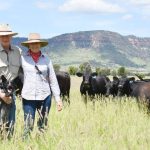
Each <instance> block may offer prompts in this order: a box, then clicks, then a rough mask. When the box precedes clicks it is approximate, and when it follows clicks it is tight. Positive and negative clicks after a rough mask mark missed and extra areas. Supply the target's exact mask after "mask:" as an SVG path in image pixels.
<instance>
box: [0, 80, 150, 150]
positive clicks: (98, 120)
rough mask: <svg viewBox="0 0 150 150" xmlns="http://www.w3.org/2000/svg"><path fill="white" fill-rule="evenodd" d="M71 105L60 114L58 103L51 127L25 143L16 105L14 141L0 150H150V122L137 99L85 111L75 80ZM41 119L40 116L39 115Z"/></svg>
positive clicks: (3, 143) (105, 101)
mask: <svg viewBox="0 0 150 150" xmlns="http://www.w3.org/2000/svg"><path fill="white" fill-rule="evenodd" d="M73 82H74V83H73V86H74V88H73V87H72V91H71V105H70V107H68V106H65V107H64V109H63V111H62V112H57V110H56V106H55V102H53V105H52V107H51V111H50V115H49V127H48V129H47V130H46V132H45V133H44V134H40V133H39V132H38V130H37V126H36V122H35V128H34V131H33V133H32V135H31V138H29V139H28V140H26V141H22V134H23V125H24V123H23V112H22V106H21V101H19V100H18V101H17V122H16V126H15V133H14V137H13V138H12V139H11V140H10V141H7V140H5V141H0V150H126V149H131V150H148V149H149V148H150V118H149V116H148V115H147V113H146V110H144V109H139V107H138V105H137V103H136V101H135V99H133V98H126V97H124V98H122V99H117V98H115V99H113V98H112V97H109V98H104V97H103V98H101V99H100V100H98V101H96V103H95V109H93V103H92V102H90V101H89V102H88V104H87V107H85V105H84V103H83V101H82V99H81V96H80V93H79V90H78V85H77V86H75V85H76V83H77V82H76V80H74V79H73ZM37 117H38V114H37Z"/></svg>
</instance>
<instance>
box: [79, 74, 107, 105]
mask: <svg viewBox="0 0 150 150" xmlns="http://www.w3.org/2000/svg"><path fill="white" fill-rule="evenodd" d="M76 75H77V76H78V77H83V80H82V83H81V85H80V93H81V95H82V96H85V103H87V96H89V97H90V98H91V99H92V98H94V96H95V95H98V96H99V95H105V94H106V83H107V82H108V81H109V78H107V77H106V76H97V73H96V72H93V73H91V72H89V71H85V72H84V73H81V72H78V73H77V74H76Z"/></svg>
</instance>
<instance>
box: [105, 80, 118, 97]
mask: <svg viewBox="0 0 150 150" xmlns="http://www.w3.org/2000/svg"><path fill="white" fill-rule="evenodd" d="M118 85H119V78H118V77H113V81H108V82H107V84H106V89H107V91H106V96H109V95H113V96H114V97H115V96H117V93H118Z"/></svg>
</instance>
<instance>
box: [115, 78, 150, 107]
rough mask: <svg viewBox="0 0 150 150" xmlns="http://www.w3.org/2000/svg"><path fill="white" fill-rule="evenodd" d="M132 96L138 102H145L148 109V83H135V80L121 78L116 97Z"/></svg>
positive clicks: (149, 93) (149, 97)
mask: <svg viewBox="0 0 150 150" xmlns="http://www.w3.org/2000/svg"><path fill="white" fill-rule="evenodd" d="M124 95H127V96H133V97H136V98H137V100H138V101H141V102H144V103H145V102H146V105H147V106H148V108H149V109H150V82H145V81H135V78H134V77H132V78H122V79H120V82H119V86H118V96H124Z"/></svg>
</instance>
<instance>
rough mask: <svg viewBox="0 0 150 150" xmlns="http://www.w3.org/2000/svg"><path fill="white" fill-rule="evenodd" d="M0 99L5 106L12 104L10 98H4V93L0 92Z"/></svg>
mask: <svg viewBox="0 0 150 150" xmlns="http://www.w3.org/2000/svg"><path fill="white" fill-rule="evenodd" d="M0 98H1V99H2V100H3V101H4V102H5V103H6V104H11V103H12V98H11V96H6V95H5V93H2V92H0Z"/></svg>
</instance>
